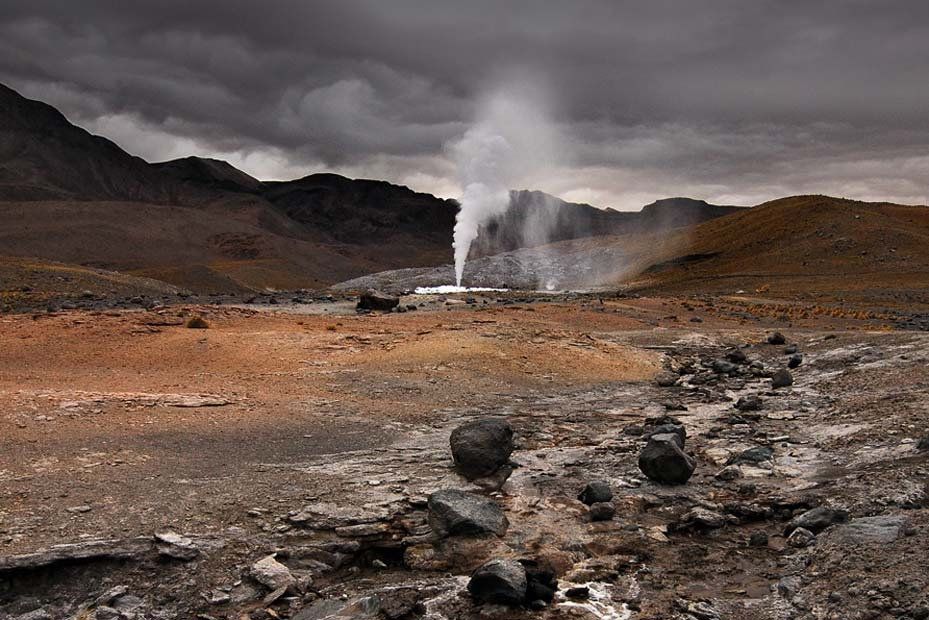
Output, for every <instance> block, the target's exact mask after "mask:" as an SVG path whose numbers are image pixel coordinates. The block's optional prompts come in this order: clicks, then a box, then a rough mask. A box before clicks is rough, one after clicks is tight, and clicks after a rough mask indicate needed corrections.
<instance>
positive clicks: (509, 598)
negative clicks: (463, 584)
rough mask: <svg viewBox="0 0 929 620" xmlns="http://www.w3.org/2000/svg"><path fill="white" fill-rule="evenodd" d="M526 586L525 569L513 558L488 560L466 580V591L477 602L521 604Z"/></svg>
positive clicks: (524, 597)
mask: <svg viewBox="0 0 929 620" xmlns="http://www.w3.org/2000/svg"><path fill="white" fill-rule="evenodd" d="M527 588H528V580H527V579H526V569H525V568H523V565H522V564H520V563H519V562H516V561H515V560H490V561H489V562H487V563H486V564H484V565H483V566H481V567H480V568H478V569H477V570H476V571H474V574H473V575H471V580H470V581H469V582H468V592H470V593H471V596H472V597H473V598H474V600H475V601H477V602H478V603H500V604H503V605H514V606H515V605H522V604H523V602H524V601H525V599H526V591H527Z"/></svg>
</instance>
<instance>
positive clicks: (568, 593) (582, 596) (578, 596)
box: [564, 586, 590, 601]
mask: <svg viewBox="0 0 929 620" xmlns="http://www.w3.org/2000/svg"><path fill="white" fill-rule="evenodd" d="M564 595H565V598H570V599H573V600H575V601H586V600H587V599H589V598H590V588H588V587H587V586H574V587H573V588H568V589H567V590H565V591H564Z"/></svg>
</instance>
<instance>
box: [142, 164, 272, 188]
mask: <svg viewBox="0 0 929 620" xmlns="http://www.w3.org/2000/svg"><path fill="white" fill-rule="evenodd" d="M152 165H153V166H154V167H155V168H157V169H159V170H161V171H163V172H166V173H168V174H170V175H172V176H174V177H175V178H177V179H179V180H181V181H190V182H193V183H199V184H203V185H208V186H210V187H214V188H216V189H222V190H226V191H236V192H248V193H258V192H260V191H261V190H262V188H263V187H264V184H263V183H262V182H261V181H259V180H258V179H256V178H255V177H253V176H251V175H249V174H246V173H245V172H242V171H241V170H239V169H238V168H236V167H235V166H233V165H232V164H230V163H229V162H227V161H223V160H222V159H212V158H209V157H196V156H190V157H182V158H180V159H172V160H170V161H163V162H159V163H156V164H152Z"/></svg>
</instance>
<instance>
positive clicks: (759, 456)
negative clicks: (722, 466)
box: [726, 446, 774, 465]
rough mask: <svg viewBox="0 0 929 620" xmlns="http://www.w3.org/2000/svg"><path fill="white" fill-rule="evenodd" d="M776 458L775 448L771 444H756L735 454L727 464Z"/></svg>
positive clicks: (760, 461)
mask: <svg viewBox="0 0 929 620" xmlns="http://www.w3.org/2000/svg"><path fill="white" fill-rule="evenodd" d="M772 458H774V450H773V449H772V448H771V447H770V446H755V447H754V448H749V449H748V450H744V451H742V452H740V453H739V454H737V455H736V456H733V457H732V458H730V459H729V461H728V462H727V463H726V464H727V465H738V464H739V463H764V462H765V461H770V460H771V459H772Z"/></svg>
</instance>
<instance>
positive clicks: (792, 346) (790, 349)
mask: <svg viewBox="0 0 929 620" xmlns="http://www.w3.org/2000/svg"><path fill="white" fill-rule="evenodd" d="M796 352H797V345H795V344H789V345H787V346H786V347H784V355H793V354H794V353H796Z"/></svg>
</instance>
